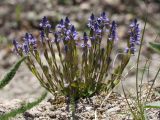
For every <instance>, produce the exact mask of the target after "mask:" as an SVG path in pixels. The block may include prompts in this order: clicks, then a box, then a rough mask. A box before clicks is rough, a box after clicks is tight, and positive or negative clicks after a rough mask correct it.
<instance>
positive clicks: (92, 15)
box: [89, 13, 95, 21]
mask: <svg viewBox="0 0 160 120" xmlns="http://www.w3.org/2000/svg"><path fill="white" fill-rule="evenodd" d="M94 19H95V16H94V14H93V13H92V14H91V16H90V19H89V20H92V21H93V20H94Z"/></svg>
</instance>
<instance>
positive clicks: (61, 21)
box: [57, 19, 65, 29]
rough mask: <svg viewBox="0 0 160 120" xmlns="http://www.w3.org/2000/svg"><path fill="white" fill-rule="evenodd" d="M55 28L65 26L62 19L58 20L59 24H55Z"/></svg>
mask: <svg viewBox="0 0 160 120" xmlns="http://www.w3.org/2000/svg"><path fill="white" fill-rule="evenodd" d="M57 28H60V29H64V28H65V25H64V21H63V19H61V20H60V22H59V24H58V25H57Z"/></svg>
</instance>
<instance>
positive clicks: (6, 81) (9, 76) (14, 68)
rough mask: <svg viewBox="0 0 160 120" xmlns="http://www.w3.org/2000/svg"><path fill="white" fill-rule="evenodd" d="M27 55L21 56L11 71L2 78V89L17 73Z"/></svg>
mask: <svg viewBox="0 0 160 120" xmlns="http://www.w3.org/2000/svg"><path fill="white" fill-rule="evenodd" d="M26 58H27V57H23V58H21V59H20V60H19V61H18V62H17V63H16V64H15V65H14V66H13V68H11V69H10V71H9V72H8V73H7V74H6V75H5V76H4V78H3V79H2V80H0V89H2V88H3V87H4V86H6V85H7V84H8V83H9V82H10V81H11V80H12V78H13V77H14V75H15V74H16V71H17V70H18V68H19V66H20V65H21V63H22V62H23V61H24V60H25V59H26Z"/></svg>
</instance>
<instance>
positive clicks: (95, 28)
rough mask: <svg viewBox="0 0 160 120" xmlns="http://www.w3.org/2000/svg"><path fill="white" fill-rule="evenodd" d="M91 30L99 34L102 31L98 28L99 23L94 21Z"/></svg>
mask: <svg viewBox="0 0 160 120" xmlns="http://www.w3.org/2000/svg"><path fill="white" fill-rule="evenodd" d="M93 31H94V32H95V34H96V35H100V34H101V33H102V30H101V29H100V27H99V25H98V24H97V23H95V25H94V29H93Z"/></svg>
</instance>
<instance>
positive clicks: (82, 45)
mask: <svg viewBox="0 0 160 120" xmlns="http://www.w3.org/2000/svg"><path fill="white" fill-rule="evenodd" d="M82 40H83V41H84V43H83V44H81V45H80V46H81V47H82V48H84V47H91V45H90V44H88V40H89V37H88V35H87V33H86V32H84V34H83V38H82Z"/></svg>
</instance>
